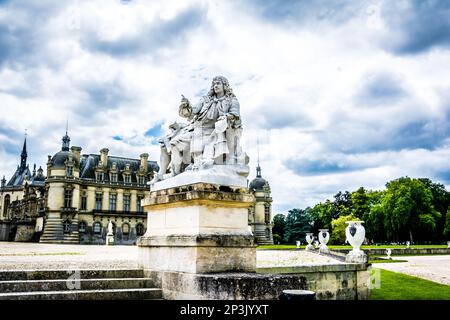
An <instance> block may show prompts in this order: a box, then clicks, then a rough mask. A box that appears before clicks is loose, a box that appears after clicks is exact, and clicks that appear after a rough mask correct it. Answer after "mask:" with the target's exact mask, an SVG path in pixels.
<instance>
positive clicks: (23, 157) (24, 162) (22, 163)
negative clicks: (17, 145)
mask: <svg viewBox="0 0 450 320" xmlns="http://www.w3.org/2000/svg"><path fill="white" fill-rule="evenodd" d="M27 157H28V153H27V130H26V129H25V139H24V141H23V148H22V153H21V155H20V158H21V159H20V168H21V169H22V170H23V169H25V168H26V166H27Z"/></svg>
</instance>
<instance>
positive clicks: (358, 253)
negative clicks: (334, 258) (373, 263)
mask: <svg viewBox="0 0 450 320" xmlns="http://www.w3.org/2000/svg"><path fill="white" fill-rule="evenodd" d="M346 223H347V224H348V226H347V228H346V229H345V236H346V237H347V242H348V243H350V245H351V246H352V248H353V249H352V250H351V251H350V252H349V253H348V254H347V256H346V257H345V261H346V262H351V263H366V262H367V255H366V254H365V253H364V251H362V250H361V245H362V244H363V242H364V239H365V236H366V230H365V229H364V227H363V225H362V224H363V223H364V221H347V222H346Z"/></svg>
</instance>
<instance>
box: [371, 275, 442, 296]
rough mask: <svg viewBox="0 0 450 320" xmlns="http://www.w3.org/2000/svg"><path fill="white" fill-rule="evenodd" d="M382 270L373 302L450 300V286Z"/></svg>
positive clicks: (373, 291) (372, 293)
mask: <svg viewBox="0 0 450 320" xmlns="http://www.w3.org/2000/svg"><path fill="white" fill-rule="evenodd" d="M379 270H381V272H380V276H381V281H380V288H379V289H375V288H374V289H372V291H371V300H450V286H447V285H444V284H439V283H436V282H432V281H428V280H424V279H420V278H417V277H412V276H408V275H405V274H401V273H397V272H392V271H388V270H384V269H379Z"/></svg>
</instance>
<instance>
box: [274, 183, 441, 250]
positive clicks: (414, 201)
mask: <svg viewBox="0 0 450 320" xmlns="http://www.w3.org/2000/svg"><path fill="white" fill-rule="evenodd" d="M449 204H450V193H449V192H448V191H447V190H446V189H445V186H444V185H442V184H440V183H435V182H433V181H431V180H430V179H428V178H419V179H415V178H409V177H401V178H399V179H396V180H392V181H389V182H388V183H386V189H385V190H366V189H364V188H363V187H361V188H359V189H357V190H356V191H353V192H349V191H344V192H341V191H339V192H338V193H337V194H336V195H334V200H333V201H331V200H326V201H325V202H321V203H318V204H316V205H315V206H314V207H312V208H311V207H307V208H305V209H292V210H289V212H288V214H287V215H284V214H277V215H275V216H274V219H273V223H274V226H273V230H272V232H273V239H274V243H295V241H297V240H301V241H303V242H304V241H305V235H306V233H307V232H313V233H314V234H315V235H317V234H318V232H319V229H329V232H330V243H331V244H344V242H345V228H346V223H345V222H346V221H351V220H362V221H364V224H363V225H364V227H365V229H366V240H367V242H368V243H393V242H396V243H402V242H406V241H410V242H411V243H423V244H425V243H442V242H445V241H447V240H450V239H449V237H450V212H449V211H450V210H449V209H450V208H449Z"/></svg>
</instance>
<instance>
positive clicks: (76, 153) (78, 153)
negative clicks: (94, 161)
mask: <svg viewBox="0 0 450 320" xmlns="http://www.w3.org/2000/svg"><path fill="white" fill-rule="evenodd" d="M70 151H72V153H73V156H74V157H75V159H77V163H78V164H79V163H80V158H81V147H75V146H73V147H72V148H70Z"/></svg>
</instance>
